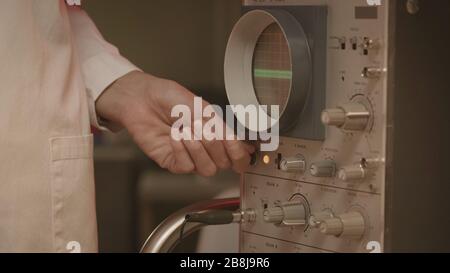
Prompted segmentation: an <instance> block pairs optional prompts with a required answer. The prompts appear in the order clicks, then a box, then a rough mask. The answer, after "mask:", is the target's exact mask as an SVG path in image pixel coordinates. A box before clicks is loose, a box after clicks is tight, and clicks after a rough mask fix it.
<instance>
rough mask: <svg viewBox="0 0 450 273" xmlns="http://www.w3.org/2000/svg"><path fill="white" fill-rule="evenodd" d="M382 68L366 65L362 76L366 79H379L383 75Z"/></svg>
mask: <svg viewBox="0 0 450 273" xmlns="http://www.w3.org/2000/svg"><path fill="white" fill-rule="evenodd" d="M382 72H383V71H382V69H381V68H378V67H364V68H363V70H362V72H361V77H363V78H366V79H378V78H380V77H381V73H382Z"/></svg>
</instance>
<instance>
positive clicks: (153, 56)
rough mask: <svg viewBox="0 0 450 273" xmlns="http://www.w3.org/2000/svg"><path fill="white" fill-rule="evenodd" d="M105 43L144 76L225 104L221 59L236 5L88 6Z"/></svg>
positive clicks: (201, 0)
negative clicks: (115, 48)
mask: <svg viewBox="0 0 450 273" xmlns="http://www.w3.org/2000/svg"><path fill="white" fill-rule="evenodd" d="M83 5H84V8H85V9H86V10H87V11H88V13H89V14H90V15H91V17H92V18H93V20H94V21H95V22H96V24H97V26H98V28H99V29H100V31H101V32H102V33H103V35H104V36H105V38H106V39H107V40H108V41H110V42H111V43H112V44H114V45H116V46H117V47H118V48H119V49H120V51H121V53H122V54H123V55H124V56H126V57H127V58H129V59H130V60H131V61H132V62H133V63H135V64H136V65H138V66H139V67H140V68H142V69H143V70H145V71H146V72H148V73H151V74H155V75H157V76H161V77H165V78H170V79H173V80H176V81H178V82H179V83H181V84H183V85H185V86H187V87H189V88H191V89H192V90H193V91H195V92H197V93H200V94H201V95H204V96H205V97H209V98H211V99H212V100H219V101H220V102H221V100H223V99H224V98H225V93H224V87H223V56H224V52H225V47H226V42H227V39H228V34H229V32H230V31H231V29H232V26H233V25H234V23H235V21H236V20H237V19H238V18H239V15H240V8H241V2H240V1H239V0H95V1H93V0H88V1H84V2H83Z"/></svg>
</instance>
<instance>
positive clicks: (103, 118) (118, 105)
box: [95, 71, 145, 131]
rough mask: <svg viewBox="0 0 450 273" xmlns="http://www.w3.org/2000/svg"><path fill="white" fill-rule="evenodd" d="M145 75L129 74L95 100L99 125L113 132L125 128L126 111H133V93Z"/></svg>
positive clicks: (139, 73) (137, 72)
mask: <svg viewBox="0 0 450 273" xmlns="http://www.w3.org/2000/svg"><path fill="white" fill-rule="evenodd" d="M143 75H145V74H144V73H142V72H139V71H133V72H130V73H128V74H126V75H124V76H123V77H121V78H119V79H117V80H116V81H115V82H114V83H112V84H111V85H110V86H109V87H108V88H107V89H106V90H105V91H104V92H103V93H102V95H101V96H100V97H99V98H98V99H97V101H96V104H95V108H96V112H97V116H98V120H99V123H101V124H100V125H102V126H105V127H107V128H109V129H111V130H113V131H117V130H115V129H118V128H123V127H126V120H127V114H128V112H129V111H127V109H128V110H129V109H133V108H134V107H133V102H134V100H133V99H132V97H133V93H135V91H136V90H135V89H136V87H137V83H138V81H139V78H142V76H143Z"/></svg>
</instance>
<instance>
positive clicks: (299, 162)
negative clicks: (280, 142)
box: [280, 155, 306, 173]
mask: <svg viewBox="0 0 450 273" xmlns="http://www.w3.org/2000/svg"><path fill="white" fill-rule="evenodd" d="M280 169H281V170H282V171H284V172H288V173H303V172H305V170H306V161H305V158H304V157H303V156H301V155H297V156H295V157H288V158H283V159H282V160H281V161H280Z"/></svg>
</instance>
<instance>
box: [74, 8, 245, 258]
mask: <svg viewBox="0 0 450 273" xmlns="http://www.w3.org/2000/svg"><path fill="white" fill-rule="evenodd" d="M83 7H84V9H85V10H86V11H87V12H88V13H89V15H90V16H91V18H92V19H93V20H94V22H95V23H96V24H97V27H98V28H99V30H100V31H101V33H102V34H103V36H104V37H105V38H106V40H108V41H109V42H111V43H112V44H114V45H115V46H117V47H118V48H119V50H120V51H121V53H122V55H123V56H125V57H127V58H128V59H129V60H130V61H132V62H133V63H134V64H136V65H137V66H139V67H140V68H141V69H143V70H144V71H145V72H148V73H151V74H154V75H156V76H160V77H164V78H169V79H172V80H175V81H177V82H179V83H181V84H183V85H184V86H186V87H188V88H189V89H191V90H192V91H193V92H195V93H196V94H198V95H201V96H203V97H204V98H205V99H207V100H209V101H210V102H212V103H216V104H225V103H226V102H227V101H226V95H225V90H224V83H223V57H224V52H225V47H226V42H227V39H228V35H229V33H230V32H231V29H232V27H233V25H234V23H235V21H236V20H237V19H238V18H239V16H240V9H241V2H240V0H85V1H83ZM96 139H97V145H96V149H95V176H96V192H97V216H98V229H99V248H100V252H136V251H138V250H139V247H140V246H141V244H142V243H143V240H144V239H145V238H146V236H147V235H148V234H150V232H151V231H152V230H153V229H154V228H155V227H156V225H157V224H158V223H159V222H161V221H162V220H163V219H164V218H165V217H167V216H168V215H169V214H171V213H173V212H174V211H176V210H178V209H179V208H181V207H183V206H186V205H188V204H190V203H193V202H197V201H200V200H204V199H210V198H213V197H214V196H216V195H217V194H220V192H222V191H223V190H225V189H226V188H228V187H230V186H231V187H237V185H238V181H239V178H238V177H237V176H234V175H233V174H231V173H228V174H227V173H224V174H221V175H220V176H218V177H215V178H214V179H211V181H204V180H201V179H199V178H197V177H194V176H175V175H171V174H169V173H167V172H165V171H164V170H161V169H159V168H158V167H157V166H155V165H154V164H152V162H150V160H148V159H147V158H146V157H145V156H144V155H143V154H142V153H140V152H139V151H138V149H137V147H136V146H135V145H133V144H132V143H131V141H130V140H129V139H128V137H127V135H126V134H120V135H111V134H106V133H101V134H98V135H97V136H96ZM186 189H187V190H186ZM180 191H181V192H183V194H182V195H176V194H174V192H175V193H177V192H180ZM194 250H195V240H191V241H190V242H187V243H185V246H182V249H181V251H184V252H190V251H194Z"/></svg>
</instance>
